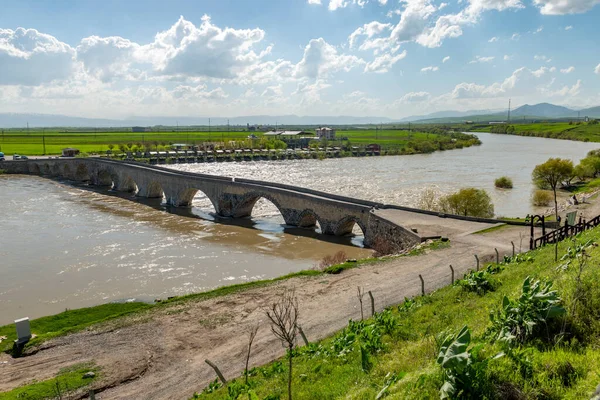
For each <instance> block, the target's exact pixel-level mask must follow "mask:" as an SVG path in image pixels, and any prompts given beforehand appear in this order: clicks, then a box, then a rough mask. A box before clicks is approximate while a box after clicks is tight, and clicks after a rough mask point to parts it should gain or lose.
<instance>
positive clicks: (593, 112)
mask: <svg viewBox="0 0 600 400" xmlns="http://www.w3.org/2000/svg"><path fill="white" fill-rule="evenodd" d="M579 115H581V116H582V117H592V118H600V106H598V107H591V108H584V109H583V110H579Z"/></svg>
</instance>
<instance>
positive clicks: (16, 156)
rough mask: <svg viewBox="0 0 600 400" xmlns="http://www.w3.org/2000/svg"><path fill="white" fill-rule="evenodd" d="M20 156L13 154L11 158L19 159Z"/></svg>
mask: <svg viewBox="0 0 600 400" xmlns="http://www.w3.org/2000/svg"><path fill="white" fill-rule="evenodd" d="M20 159H21V156H20V155H18V154H13V160H20Z"/></svg>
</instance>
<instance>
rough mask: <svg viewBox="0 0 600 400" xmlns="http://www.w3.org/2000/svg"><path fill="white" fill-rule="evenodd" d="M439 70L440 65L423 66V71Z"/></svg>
mask: <svg viewBox="0 0 600 400" xmlns="http://www.w3.org/2000/svg"><path fill="white" fill-rule="evenodd" d="M439 70H440V68H439V67H436V66H433V65H430V66H429V67H423V68H421V72H436V71H439Z"/></svg>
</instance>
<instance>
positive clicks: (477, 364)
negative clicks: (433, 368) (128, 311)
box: [436, 326, 501, 399]
mask: <svg viewBox="0 0 600 400" xmlns="http://www.w3.org/2000/svg"><path fill="white" fill-rule="evenodd" d="M438 343H440V346H439V352H438V356H437V360H436V361H437V363H438V364H439V365H440V367H441V368H442V374H443V378H444V384H443V385H442V387H441V388H440V399H482V398H492V397H493V388H492V385H490V383H489V381H488V379H487V364H488V362H489V361H490V360H491V359H489V358H488V359H486V358H484V357H482V356H481V354H480V350H481V347H480V346H476V347H474V348H472V349H470V350H469V349H468V347H469V345H470V344H471V332H470V331H469V328H468V327H466V326H465V327H463V328H462V329H461V330H460V332H459V333H457V334H454V335H453V334H447V335H446V336H439V337H438ZM499 356H501V355H498V356H496V357H494V358H497V357H499Z"/></svg>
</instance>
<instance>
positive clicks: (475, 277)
mask: <svg viewBox="0 0 600 400" xmlns="http://www.w3.org/2000/svg"><path fill="white" fill-rule="evenodd" d="M459 285H460V286H461V287H462V288H463V289H465V290H466V291H468V292H475V293H477V294H485V293H487V292H493V291H494V290H496V286H497V284H496V282H494V280H493V279H491V277H490V273H488V272H486V271H471V272H469V273H468V274H466V275H465V277H464V279H462V280H461V281H459Z"/></svg>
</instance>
